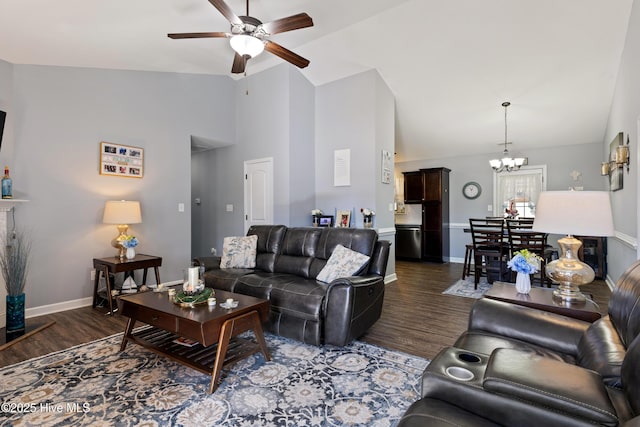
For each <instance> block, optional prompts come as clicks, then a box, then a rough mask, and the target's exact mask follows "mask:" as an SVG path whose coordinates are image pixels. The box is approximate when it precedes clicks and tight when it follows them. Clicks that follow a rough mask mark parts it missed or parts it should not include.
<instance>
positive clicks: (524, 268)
mask: <svg viewBox="0 0 640 427" xmlns="http://www.w3.org/2000/svg"><path fill="white" fill-rule="evenodd" d="M540 260H541V258H540V257H539V256H538V255H536V254H534V253H531V252H529V251H528V250H526V249H523V250H521V251H518V252H516V253H515V255H514V256H513V258H511V260H510V261H508V262H507V267H509V268H510V269H511V270H513V271H515V272H518V273H525V274H533V273H536V272H538V270H539V269H540Z"/></svg>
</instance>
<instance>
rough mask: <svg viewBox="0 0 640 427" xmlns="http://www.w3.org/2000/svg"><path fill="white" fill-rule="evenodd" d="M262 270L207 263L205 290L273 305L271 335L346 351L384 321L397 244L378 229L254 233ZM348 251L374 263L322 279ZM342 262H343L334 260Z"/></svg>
mask: <svg viewBox="0 0 640 427" xmlns="http://www.w3.org/2000/svg"><path fill="white" fill-rule="evenodd" d="M253 235H256V236H257V248H256V252H257V253H256V257H255V267H254V268H220V263H221V257H200V258H196V259H195V262H196V263H197V264H198V265H201V266H204V267H205V273H204V278H205V285H206V286H208V287H211V288H213V289H221V290H225V291H231V292H235V293H240V294H244V295H251V296H255V297H259V298H265V299H268V300H270V302H271V309H270V314H269V320H268V322H267V324H266V325H265V326H266V329H267V330H268V331H270V332H272V333H275V334H278V335H281V336H285V337H288V338H293V339H296V340H298V341H302V342H305V343H308V344H314V345H321V344H332V345H337V346H342V345H346V344H348V343H349V342H351V341H352V340H354V339H356V338H358V337H359V336H360V335H362V334H363V333H364V332H366V331H367V329H369V328H370V327H371V326H372V325H373V324H374V323H375V322H376V321H377V320H378V318H379V317H380V314H381V311H382V303H383V300H384V277H385V273H386V269H387V261H388V258H389V250H390V242H388V241H382V240H378V234H377V233H376V231H375V230H372V229H355V228H314V227H294V228H288V227H286V226H284V225H262V226H253V227H251V228H250V229H249V231H248V232H247V236H253ZM338 245H342V246H343V247H345V248H348V249H350V250H353V251H356V252H358V253H359V254H364V255H366V256H367V257H369V260H368V262H366V264H365V265H364V266H363V267H362V268H361V269H360V271H357V272H355V273H354V274H353V275H352V276H349V277H339V278H336V279H335V280H332V281H330V282H329V283H325V282H321V281H319V280H316V278H317V277H318V274H320V272H321V271H322V270H323V268H324V267H325V266H326V265H327V261H328V260H329V259H330V257H331V255H332V253H333V252H334V250H335V249H336V247H338ZM334 259H335V257H334Z"/></svg>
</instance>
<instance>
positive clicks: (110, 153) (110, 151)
mask: <svg viewBox="0 0 640 427" xmlns="http://www.w3.org/2000/svg"><path fill="white" fill-rule="evenodd" d="M99 172H100V175H111V176H120V177H126V178H142V177H143V175H144V149H143V148H140V147H132V146H130V145H124V144H115V143H112V142H105V141H102V142H100V171H99Z"/></svg>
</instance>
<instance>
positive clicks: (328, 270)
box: [316, 245, 369, 283]
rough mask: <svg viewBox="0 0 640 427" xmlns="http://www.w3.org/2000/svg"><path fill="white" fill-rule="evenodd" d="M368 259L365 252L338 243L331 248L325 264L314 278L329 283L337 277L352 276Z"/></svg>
mask: <svg viewBox="0 0 640 427" xmlns="http://www.w3.org/2000/svg"><path fill="white" fill-rule="evenodd" d="M368 261H369V257H368V256H366V255H365V254H361V253H360V252H356V251H352V250H351V249H349V248H345V247H344V246H342V245H338V246H336V248H335V249H334V250H333V253H332V254H331V256H330V257H329V260H328V261H327V264H326V265H325V266H324V268H323V269H322V270H320V273H318V277H316V279H317V280H319V281H321V282H325V283H330V282H332V281H334V280H335V279H337V278H339V277H349V276H353V275H354V274H356V273H357V272H358V271H359V270H360V269H361V268H362V267H363V266H364V265H365V264H366V263H367V262H368Z"/></svg>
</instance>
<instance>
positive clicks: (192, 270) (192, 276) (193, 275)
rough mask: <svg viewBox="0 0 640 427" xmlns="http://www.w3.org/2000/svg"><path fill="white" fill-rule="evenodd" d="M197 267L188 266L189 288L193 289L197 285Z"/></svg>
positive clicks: (198, 270)
mask: <svg viewBox="0 0 640 427" xmlns="http://www.w3.org/2000/svg"><path fill="white" fill-rule="evenodd" d="M199 274H200V268H199V267H189V290H191V291H195V290H196V286H197V285H198V276H199Z"/></svg>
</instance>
